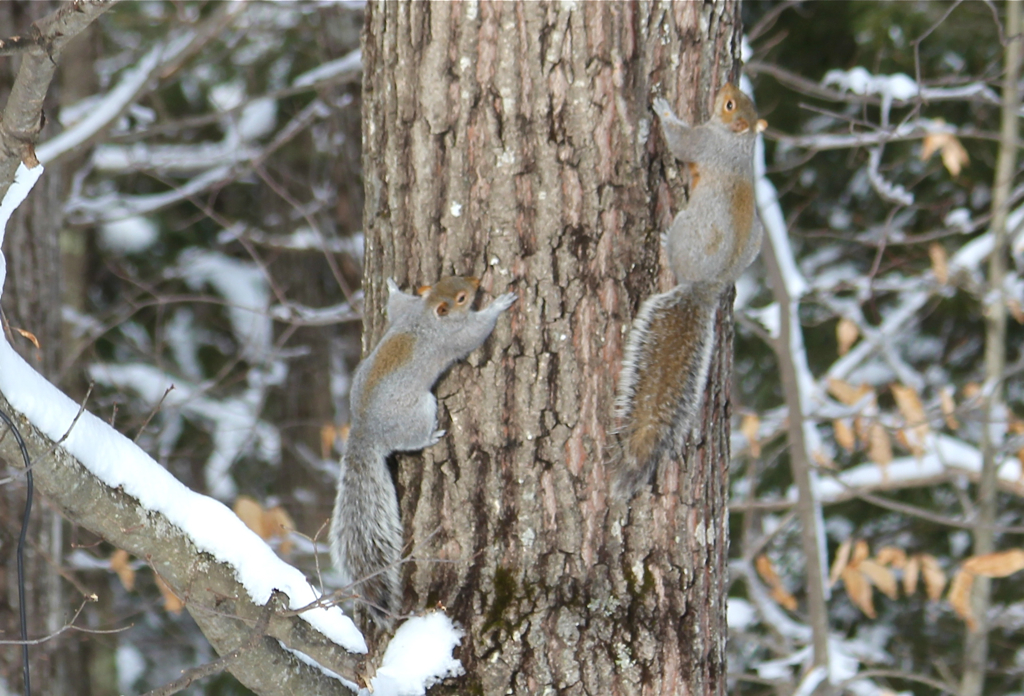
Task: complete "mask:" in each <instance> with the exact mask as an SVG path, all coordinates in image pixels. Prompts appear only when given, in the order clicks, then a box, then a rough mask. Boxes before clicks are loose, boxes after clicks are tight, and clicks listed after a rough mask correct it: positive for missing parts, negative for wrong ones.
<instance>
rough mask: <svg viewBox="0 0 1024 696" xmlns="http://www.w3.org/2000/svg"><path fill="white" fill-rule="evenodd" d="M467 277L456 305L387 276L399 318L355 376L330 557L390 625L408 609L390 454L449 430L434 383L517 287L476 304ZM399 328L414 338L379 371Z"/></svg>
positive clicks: (391, 313)
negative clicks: (404, 353) (441, 310)
mask: <svg viewBox="0 0 1024 696" xmlns="http://www.w3.org/2000/svg"><path fill="white" fill-rule="evenodd" d="M473 282H475V281H473ZM465 286H466V287H467V288H471V289H472V291H473V292H472V293H471V294H470V295H469V302H468V303H467V304H466V305H465V306H463V307H454V303H452V302H450V300H451V298H445V297H439V296H438V294H437V292H436V291H434V290H430V291H427V292H426V293H425V294H424V295H423V296H416V295H409V294H406V293H403V292H401V291H400V290H399V289H398V286H397V285H395V283H394V281H390V280H389V281H388V289H389V291H390V294H389V297H388V318H389V319H390V321H391V325H390V327H389V328H388V330H387V331H386V332H385V333H384V336H383V337H382V338H381V340H380V343H378V344H377V346H376V348H374V350H373V352H371V353H370V355H369V356H368V357H367V358H366V359H365V360H363V361H362V362H361V363H360V364H359V367H358V368H357V369H356V374H355V378H354V380H353V383H352V391H351V394H350V397H349V398H350V400H351V412H352V425H351V430H350V434H349V439H348V445H347V446H346V450H345V454H344V456H343V457H342V461H341V471H340V474H339V476H338V496H337V498H336V501H335V505H334V514H333V515H332V517H331V532H330V540H331V557H332V559H333V561H334V565H335V566H336V567H337V568H338V569H339V570H340V571H341V573H342V575H343V576H344V577H345V579H346V581H347V582H348V583H352V584H353V588H354V592H355V593H356V594H358V595H359V596H360V597H361V598H362V599H364V600H365V601H366V602H367V603H368V604H369V605H370V606H371V607H372V608H373V609H374V612H373V616H374V618H375V619H376V620H377V621H378V622H380V623H382V624H385V625H388V624H390V617H391V616H393V615H395V614H396V613H397V612H398V611H399V610H400V609H401V597H402V594H401V583H400V575H399V570H398V564H399V561H400V557H401V549H402V525H401V522H400V520H399V516H398V500H397V497H396V494H395V487H394V482H393V481H392V479H391V472H390V471H389V470H388V466H387V457H388V455H389V454H391V453H392V452H410V451H416V450H421V449H423V448H425V447H429V446H430V445H433V444H434V443H436V442H437V441H438V440H439V439H440V438H441V437H442V436H443V435H444V431H443V430H438V429H437V399H436V398H435V397H434V395H433V394H432V393H431V391H430V390H431V389H432V388H433V386H434V383H435V382H437V380H438V378H439V377H440V376H441V375H442V374H443V373H444V372H445V371H446V370H447V369H448V368H449V367H451V366H452V365H453V364H454V363H455V362H457V361H458V360H462V359H463V358H465V357H466V356H467V355H469V354H470V353H471V352H472V351H473V350H475V349H476V348H478V347H479V346H480V345H481V344H483V342H484V341H485V340H486V339H487V337H488V336H489V335H490V334H491V332H492V331H493V330H494V326H495V324H496V323H497V320H498V315H500V314H501V313H502V312H503V311H505V310H506V309H508V308H509V307H510V306H511V305H512V303H513V301H515V297H516V296H515V295H514V294H512V293H507V294H505V295H501V296H500V297H498V298H497V299H495V300H494V301H493V302H492V303H491V304H490V305H488V306H487V307H485V308H484V309H482V310H481V311H479V312H474V311H473V310H472V309H470V308H469V305H470V304H471V303H472V294H475V286H470V285H469V283H468V281H467V282H466V283H465ZM435 287H437V286H435ZM460 289H465V288H463V287H462V286H460ZM467 291H468V290H467ZM446 301H448V304H447V305H446V306H452V307H453V308H452V309H451V311H449V312H448V313H446V314H445V315H444V316H440V315H439V314H438V313H437V311H436V309H437V306H438V304H439V303H441V302H446ZM395 336H402V337H403V340H405V341H409V340H410V339H411V352H410V353H409V354H408V358H407V359H405V360H398V361H396V360H395V355H394V354H392V355H389V356H385V358H384V360H385V362H383V363H381V364H382V365H387V366H388V367H387V368H386V369H382V370H376V371H375V370H374V365H375V364H376V363H377V361H378V360H381V359H382V358H381V351H382V349H383V350H384V351H388V350H389V349H388V348H386V346H388V345H391V346H392V349H394V344H393V343H392V344H389V341H390V340H391V339H393V338H394V337H395ZM371 381H372V384H371V383H370V382H371Z"/></svg>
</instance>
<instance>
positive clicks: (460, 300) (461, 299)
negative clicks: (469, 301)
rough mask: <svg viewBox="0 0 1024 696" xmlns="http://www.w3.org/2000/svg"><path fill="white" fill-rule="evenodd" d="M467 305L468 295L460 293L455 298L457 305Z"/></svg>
mask: <svg viewBox="0 0 1024 696" xmlns="http://www.w3.org/2000/svg"><path fill="white" fill-rule="evenodd" d="M465 303H466V293H464V292H460V293H459V294H458V295H456V296H455V304H465Z"/></svg>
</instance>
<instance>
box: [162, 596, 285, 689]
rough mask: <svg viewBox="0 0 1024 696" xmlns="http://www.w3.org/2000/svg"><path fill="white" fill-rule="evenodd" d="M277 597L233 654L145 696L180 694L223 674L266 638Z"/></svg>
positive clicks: (273, 598)
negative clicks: (235, 661)
mask: <svg viewBox="0 0 1024 696" xmlns="http://www.w3.org/2000/svg"><path fill="white" fill-rule="evenodd" d="M278 594H279V593H277V592H276V591H275V593H274V595H275V596H276V595H278ZM275 596H272V597H271V601H269V602H267V606H266V608H265V609H264V610H263V613H262V614H260V618H259V620H258V621H257V622H256V625H255V626H254V627H253V629H252V633H251V634H250V636H249V640H247V641H246V642H244V643H242V644H241V645H239V646H238V647H237V648H235V649H234V650H232V651H231V652H228V653H225V654H224V655H221V656H220V657H219V658H217V659H216V660H214V661H212V662H207V663H206V664H205V665H200V666H198V667H193V668H192V669H189V670H186V671H185V673H184V674H182V675H181V676H180V677H178V678H177V679H175V680H174V681H172V682H170V683H167V684H164V685H163V686H161V687H159V688H156V689H153V690H152V691H147V692H146V693H145V694H143V696H170V694H176V693H178V692H179V691H181V690H182V689H184V688H186V687H188V686H190V685H191V684H192V683H193V682H195V681H198V680H199V679H203V678H204V677H209V676H211V675H213V674H217V673H219V672H223V671H224V670H225V669H226V668H227V666H228V665H229V664H230V663H231V662H233V661H234V660H236V659H238V656H239V655H241V654H242V653H243V652H245V651H246V650H251V649H252V648H254V647H256V644H257V642H258V641H260V640H261V639H262V638H264V636H266V634H267V627H268V626H269V625H270V617H271V616H272V615H273V613H274V604H275Z"/></svg>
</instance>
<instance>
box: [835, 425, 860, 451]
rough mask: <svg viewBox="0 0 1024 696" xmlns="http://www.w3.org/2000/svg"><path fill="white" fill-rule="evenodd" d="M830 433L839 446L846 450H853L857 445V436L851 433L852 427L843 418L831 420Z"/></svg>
mask: <svg viewBox="0 0 1024 696" xmlns="http://www.w3.org/2000/svg"><path fill="white" fill-rule="evenodd" d="M832 433H833V435H834V436H835V438H836V442H837V443H838V444H839V446H840V447H842V448H843V449H844V450H846V451H847V452H853V450H854V449H855V448H856V447H857V438H855V437H854V435H853V428H851V427H850V426H849V425H848V424H847V422H846V421H845V420H843V419H841V418H837V419H836V420H834V421H832Z"/></svg>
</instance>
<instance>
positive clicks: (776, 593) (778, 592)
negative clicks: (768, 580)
mask: <svg viewBox="0 0 1024 696" xmlns="http://www.w3.org/2000/svg"><path fill="white" fill-rule="evenodd" d="M771 596H772V599H774V600H775V601H776V602H777V603H778V604H779V605H780V606H782V607H784V608H786V609H789V610H790V611H796V606H797V605H796V597H794V596H793V595H791V594H790V593H789V592H786V589H785V588H784V587H782V585H778V586H776V587H773V588H772V592H771Z"/></svg>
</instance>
